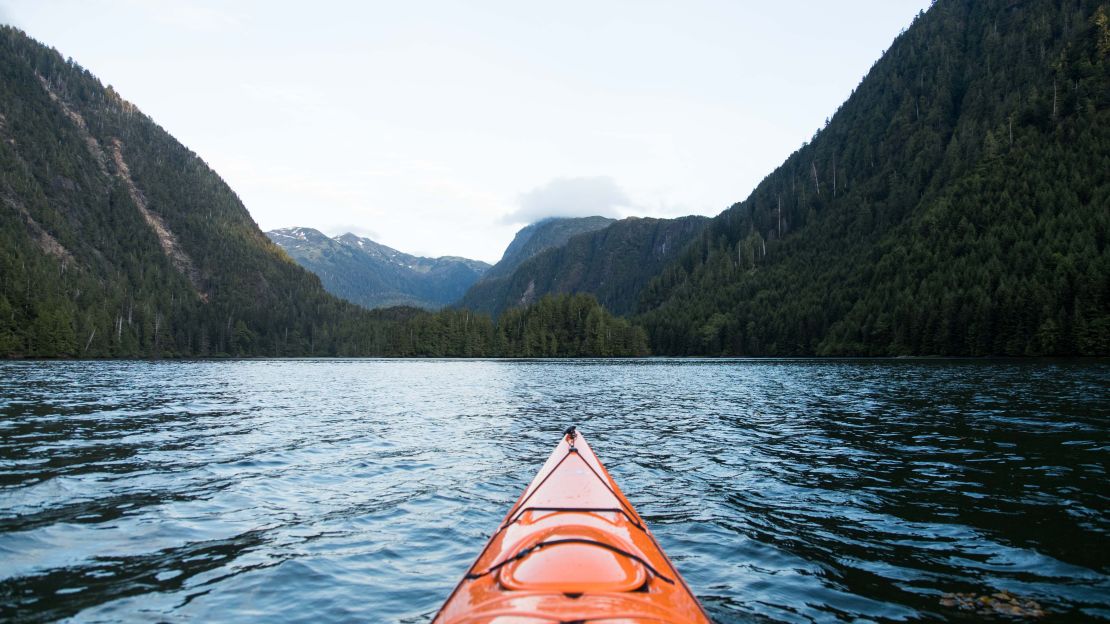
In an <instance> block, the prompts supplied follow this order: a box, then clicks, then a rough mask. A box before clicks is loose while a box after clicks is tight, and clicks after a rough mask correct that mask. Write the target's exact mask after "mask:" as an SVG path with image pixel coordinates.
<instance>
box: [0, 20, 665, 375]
mask: <svg viewBox="0 0 1110 624" xmlns="http://www.w3.org/2000/svg"><path fill="white" fill-rule="evenodd" d="M304 234H305V236H306V238H307V237H308V236H309V234H310V231H307V230H305V231H304ZM321 236H322V235H321ZM324 238H326V237H324ZM340 238H341V239H343V240H341V241H338V240H337V241H334V242H335V244H336V245H337V246H339V247H341V248H342V249H352V248H360V249H364V250H365V251H363V253H365V254H377V255H379V256H385V257H389V258H392V259H393V260H394V261H399V262H402V263H405V264H412V265H414V266H420V267H422V270H425V271H426V272H427V273H428V274H433V273H436V274H439V273H442V274H444V275H447V274H450V273H451V269H447V270H443V269H442V267H440V266H439V264H438V263H440V262H446V263H447V264H455V265H457V266H459V267H463V268H465V269H467V270H471V271H474V270H477V269H480V268H481V265H480V263H473V262H471V261H466V260H463V259H439V260H422V259H417V258H413V257H410V256H404V255H403V254H399V253H397V252H395V251H394V250H391V249H389V248H387V247H382V246H377V245H376V244H374V243H373V242H372V241H366V240H364V239H362V240H359V239H357V237H350V236H345V237H340ZM645 350H646V344H645V338H644V333H643V330H641V329H640V328H637V327H633V326H631V325H630V324H629V323H628V321H626V320H623V319H617V318H614V317H612V316H611V315H610V314H609V313H608V312H606V311H605V310H604V309H602V308H601V307H600V305H599V304H598V303H597V301H596V300H594V299H592V298H589V297H557V298H549V299H545V300H543V301H540V302H537V303H536V304H535V305H533V306H530V307H529V308H528V309H526V310H520V311H518V312H517V316H515V317H513V319H512V326H511V327H510V326H506V325H497V324H495V323H494V322H493V320H492V319H491V318H490V317H489V316H486V315H481V314H475V313H473V312H470V311H467V310H454V309H448V310H443V311H440V312H436V313H430V312H426V311H423V310H419V309H416V308H412V307H397V308H389V309H384V310H372V311H371V310H366V309H364V308H361V307H359V306H357V305H354V304H352V303H349V302H346V301H343V300H341V299H339V298H337V297H335V296H333V295H331V294H329V293H327V292H326V291H325V290H324V288H323V286H322V285H321V282H320V279H319V278H317V277H316V276H315V275H313V274H311V273H309V272H308V271H306V270H305V269H303V268H302V267H300V266H298V265H297V264H296V263H295V262H293V261H292V259H291V258H290V257H289V255H287V254H286V253H285V252H284V251H282V249H281V248H280V247H278V246H277V245H275V244H274V243H273V242H271V241H270V239H269V238H267V237H266V235H265V234H263V233H262V231H261V230H260V229H259V228H258V226H257V225H256V224H255V223H254V221H253V220H252V219H251V217H250V215H249V214H248V213H247V210H246V209H245V208H244V206H243V204H242V203H241V202H240V201H239V198H238V197H237V196H236V195H235V193H234V192H233V191H232V190H231V189H230V188H228V186H227V185H226V184H225V183H224V182H223V180H221V179H220V177H219V176H218V175H217V174H216V173H215V172H214V171H212V170H211V169H210V168H209V167H208V166H207V165H206V164H205V163H204V161H202V160H201V159H200V158H199V157H198V156H197V155H196V154H194V153H192V152H191V151H189V150H188V149H187V148H186V147H184V146H183V145H181V144H180V143H178V142H177V141H176V140H175V139H174V138H173V137H172V136H170V135H169V134H168V133H167V132H166V131H165V130H163V129H162V128H161V127H159V126H158V125H157V124H156V123H154V121H153V120H151V119H150V118H149V117H147V116H146V115H144V114H142V113H141V112H140V111H139V110H138V109H137V108H136V107H135V106H134V105H133V104H131V103H129V102H127V101H126V100H124V99H122V98H121V97H120V96H119V94H117V93H116V92H115V90H114V89H112V88H111V87H105V86H103V85H102V84H101V83H100V82H99V81H98V80H97V79H96V77H94V76H93V75H92V74H91V73H90V72H88V71H87V70H85V69H83V68H81V67H80V66H79V65H77V64H76V63H74V62H73V61H72V60H70V61H66V60H64V59H63V58H62V56H61V55H60V54H58V52H57V51H55V50H52V49H50V48H47V47H46V46H43V45H42V44H40V43H38V42H37V41H35V40H33V39H31V38H30V37H27V36H26V35H25V34H24V33H22V32H21V31H19V30H17V29H14V28H11V27H0V357H89V358H93V357H166V356H190V357H205V356H221V355H236V356H257V355H262V356H369V355H374V356H409V357H423V356H434V357H452V356H465V357H497V356H501V355H517V354H526V355H537V356H539V355H542V356H571V355H582V356H629V355H637V354H642V353H644V352H645Z"/></svg>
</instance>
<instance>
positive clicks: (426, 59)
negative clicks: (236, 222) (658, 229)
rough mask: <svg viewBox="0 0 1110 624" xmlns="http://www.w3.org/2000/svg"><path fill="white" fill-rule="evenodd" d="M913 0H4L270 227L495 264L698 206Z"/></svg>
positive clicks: (15, 19) (838, 92) (848, 88)
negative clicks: (554, 235) (516, 239)
mask: <svg viewBox="0 0 1110 624" xmlns="http://www.w3.org/2000/svg"><path fill="white" fill-rule="evenodd" d="M929 4H930V0H846V1H843V2H827V1H817V0H812V1H801V0H799V1H795V2H767V1H758V2H757V1H749V0H720V1H711V0H684V1H682V2H678V1H674V2H656V1H652V0H636V1H619V0H585V1H580V0H559V1H557V2H521V1H520V0H505V1H492V0H490V1H487V0H466V1H463V0H457V1H453V2H447V1H437V0H412V1H406V2H398V1H396V0H390V1H382V2H377V1H365V2H335V1H330V0H317V1H316V2H311V3H305V2H279V1H272V0H271V1H263V0H259V1H254V0H235V1H186V0H0V21H2V22H4V23H9V24H14V25H15V26H18V27H19V28H22V29H23V30H25V31H26V32H27V33H28V34H30V35H31V36H33V37H35V38H36V39H38V40H39V41H41V42H43V43H45V44H47V45H49V46H52V47H54V48H56V49H57V50H58V51H59V52H61V53H62V55H63V56H66V57H72V58H73V59H74V60H75V61H77V62H78V63H79V64H81V65H82V66H83V67H85V68H87V69H89V70H90V71H92V72H93V73H94V74H95V75H96V76H98V77H99V78H100V80H101V82H103V83H104V84H105V85H108V84H110V85H112V86H113V87H114V88H115V89H116V91H118V92H119V93H120V94H121V95H122V96H123V97H124V98H126V99H127V100H129V101H131V102H133V103H134V104H136V105H137V106H138V107H139V108H140V109H141V110H142V111H143V112H145V113H146V114H148V115H150V116H151V117H152V118H153V119H154V120H155V121H156V122H157V123H158V124H160V125H161V126H162V127H163V128H165V129H166V130H167V131H168V132H169V133H170V134H172V135H173V136H174V137H176V138H177V139H178V140H179V141H181V142H182V143H184V144H185V145H186V146H187V147H189V148H190V149H192V150H193V151H194V152H196V153H197V154H199V155H200V157H201V158H203V159H204V160H205V161H206V162H207V163H208V164H209V166H211V167H212V168H213V169H214V170H215V171H216V172H217V173H219V174H220V176H222V177H223V179H224V180H225V181H226V182H227V183H228V184H229V185H230V186H231V188H232V189H234V190H235V192H236V193H237V194H238V195H239V197H240V198H241V199H242V200H243V203H244V204H245V205H246V207H247V209H248V210H249V211H250V213H251V216H252V217H253V218H254V219H255V221H256V222H258V224H259V226H261V227H262V228H263V229H265V230H269V229H274V228H279V227H291V226H307V227H313V228H316V229H318V230H321V231H323V232H325V233H327V234H330V235H338V234H342V233H344V232H348V231H350V232H354V233H356V234H359V235H362V236H367V237H369V238H372V239H374V240H377V241H378V242H381V243H383V244H385V245H389V246H391V247H394V248H397V249H399V250H401V251H405V252H408V253H414V254H418V255H427V256H442V255H454V256H464V257H468V258H476V259H479V260H485V261H487V262H491V263H492V262H495V261H497V260H498V259H499V258H500V257H501V253H502V252H503V251H504V249H505V246H506V245H507V244H508V243H509V241H510V240H511V239H512V236H513V234H514V233H515V232H516V230H518V229H519V228H520V227H522V226H524V225H526V224H527V223H529V222H532V221H536V220H538V219H541V218H545V217H550V216H587V215H593V214H600V215H605V216H611V217H627V216H643V217H676V216H681V215H686V214H703V215H715V214H718V213H719V212H721V211H722V210H724V209H725V208H727V207H728V206H730V205H731V204H733V203H735V202H737V201H741V200H743V199H745V198H746V197H747V196H748V194H749V193H750V192H751V191H752V189H753V188H754V187H755V185H756V184H758V182H759V181H760V180H761V179H762V178H763V177H764V176H766V175H767V174H768V173H770V172H771V171H772V170H773V169H774V168H775V167H776V166H778V165H779V164H780V163H781V162H782V161H783V160H784V159H785V158H786V157H787V156H788V155H790V153H791V152H793V151H794V150H796V149H797V148H798V147H800V146H801V144H802V143H803V142H804V141H806V140H808V139H809V138H811V137H812V136H813V133H814V132H815V131H816V130H817V129H818V128H820V127H822V126H823V125H824V123H825V120H826V119H827V118H828V117H830V116H832V114H833V113H834V112H835V110H836V109H837V107H838V106H839V105H840V104H841V103H842V102H843V101H844V100H845V99H847V97H848V96H849V95H850V94H851V92H852V90H853V89H854V88H855V87H856V86H857V85H858V84H859V81H860V80H861V79H862V78H863V76H864V75H865V74H866V73H867V71H868V70H869V69H870V67H871V66H872V64H873V63H874V62H875V61H876V60H878V58H879V57H880V56H881V54H882V52H883V51H884V50H886V49H887V48H888V47H889V46H890V44H891V42H892V41H893V40H894V38H895V37H896V36H897V35H898V33H899V32H901V31H902V30H903V29H905V28H906V27H908V26H909V24H910V23H911V22H912V21H913V18H914V16H915V15H916V14H917V13H918V12H919V11H921V10H923V9H926V8H927V7H928V5H929Z"/></svg>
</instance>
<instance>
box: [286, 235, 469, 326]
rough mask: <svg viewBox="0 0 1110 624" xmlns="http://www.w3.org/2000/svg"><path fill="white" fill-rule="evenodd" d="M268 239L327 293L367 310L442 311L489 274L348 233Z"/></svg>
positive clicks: (454, 260) (459, 262)
mask: <svg viewBox="0 0 1110 624" xmlns="http://www.w3.org/2000/svg"><path fill="white" fill-rule="evenodd" d="M266 235H267V236H269V237H270V240H272V241H274V242H275V243H277V244H278V245H279V246H281V247H282V249H284V250H285V252H286V253H288V254H289V256H290V257H292V258H293V260H295V261H296V262H297V263H298V264H300V265H301V266H303V267H304V268H306V269H308V270H309V271H312V272H313V273H315V274H316V275H317V276H318V277H319V278H320V281H321V282H322V283H323V285H324V288H325V289H327V291H328V292H330V293H332V294H333V295H336V296H337V297H342V298H343V299H346V300H348V301H351V302H354V303H357V304H359V305H361V306H364V307H367V308H381V307H389V306H396V305H411V306H416V307H420V308H428V309H435V308H441V307H443V306H445V305H449V304H451V303H454V302H455V301H458V300H459V298H460V297H462V296H463V294H464V293H465V292H466V290H467V289H468V288H470V286H471V285H472V284H473V283H474V282H476V281H477V280H478V278H480V277H481V276H482V274H483V273H485V272H486V270H488V269H489V265H488V264H486V263H484V262H480V261H478V260H468V259H466V258H456V257H452V256H446V257H442V258H423V257H419V256H412V255H409V254H406V253H402V252H400V251H397V250H395V249H391V248H389V247H386V246H385V245H381V244H379V243H376V242H374V241H372V240H370V239H368V238H360V237H358V236H355V235H354V234H350V233H348V234H344V235H342V236H337V237H335V238H329V237H328V236H326V235H324V234H323V233H321V232H318V231H316V230H313V229H312V228H285V229H279V230H273V231H271V232H267V233H266Z"/></svg>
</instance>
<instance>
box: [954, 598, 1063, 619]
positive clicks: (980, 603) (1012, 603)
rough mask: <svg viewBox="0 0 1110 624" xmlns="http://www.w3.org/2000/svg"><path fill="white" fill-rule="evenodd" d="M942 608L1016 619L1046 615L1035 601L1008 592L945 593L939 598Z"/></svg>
mask: <svg viewBox="0 0 1110 624" xmlns="http://www.w3.org/2000/svg"><path fill="white" fill-rule="evenodd" d="M940 605H941V606H942V607H955V608H958V609H960V610H962V611H974V612H975V613H977V614H979V615H1005V616H1009V617H1016V618H1039V617H1044V616H1045V614H1046V613H1047V612H1046V611H1045V610H1044V608H1042V607H1041V605H1040V604H1038V603H1037V601H1035V600H1031V599H1028V598H1021V597H1019V596H1015V595H1013V594H1011V593H1009V592H1005V591H1000V592H995V593H993V594H974V593H955V594H953V593H946V594H944V595H943V596H941V598H940Z"/></svg>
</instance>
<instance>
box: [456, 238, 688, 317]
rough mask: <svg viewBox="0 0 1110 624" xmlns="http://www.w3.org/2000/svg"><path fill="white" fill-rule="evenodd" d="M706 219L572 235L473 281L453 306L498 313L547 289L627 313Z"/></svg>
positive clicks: (535, 296) (539, 295)
mask: <svg viewBox="0 0 1110 624" xmlns="http://www.w3.org/2000/svg"><path fill="white" fill-rule="evenodd" d="M707 222H708V219H707V218H705V217H682V218H680V219H641V218H629V219H623V220H620V221H617V222H615V223H613V224H611V225H609V226H608V227H605V228H604V229H600V230H595V231H592V232H586V233H582V234H578V235H576V236H573V237H571V238H570V239H568V240H567V241H566V242H565V243H564V244H562V245H558V246H553V247H549V248H548V249H545V250H544V251H541V252H540V253H538V254H535V255H534V256H532V257H531V258H528V259H527V260H524V261H523V262H521V263H520V264H519V265H518V266H517V267H516V268H515V269H514V270H513V271H512V272H511V273H509V274H508V275H506V276H504V277H500V278H494V279H485V280H482V281H480V282H478V283H477V284H475V285H474V286H473V287H471V289H470V290H469V291H468V292H467V293H466V296H465V297H463V299H462V301H461V302H460V304H459V305H461V306H462V307H466V308H468V309H472V310H476V311H480V312H485V313H489V314H493V315H499V314H500V313H501V312H503V311H504V310H507V309H509V308H512V307H515V306H521V305H528V304H531V303H532V302H534V301H536V300H537V299H539V298H540V297H542V296H544V295H547V294H556V293H589V294H592V295H594V296H595V297H597V299H598V301H599V302H600V303H601V304H602V305H603V306H605V308H606V309H607V310H609V311H610V312H613V313H614V314H626V313H629V312H632V311H634V310H635V307H636V304H637V302H638V301H639V296H640V291H641V290H642V289H643V287H644V286H645V285H646V284H647V283H648V281H649V280H650V279H651V278H653V277H654V276H656V275H657V274H658V273H659V272H660V271H661V270H662V268H663V267H664V266H666V264H667V263H669V262H670V261H672V260H673V259H674V258H676V257H677V256H678V255H679V252H680V251H681V250H682V249H683V247H684V246H685V245H686V243H688V242H689V241H690V240H691V239H692V238H693V237H694V236H696V235H697V234H698V233H699V232H700V231H701V229H702V228H703V227H704V226H705V224H706V223H707ZM506 253H507V252H506Z"/></svg>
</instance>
